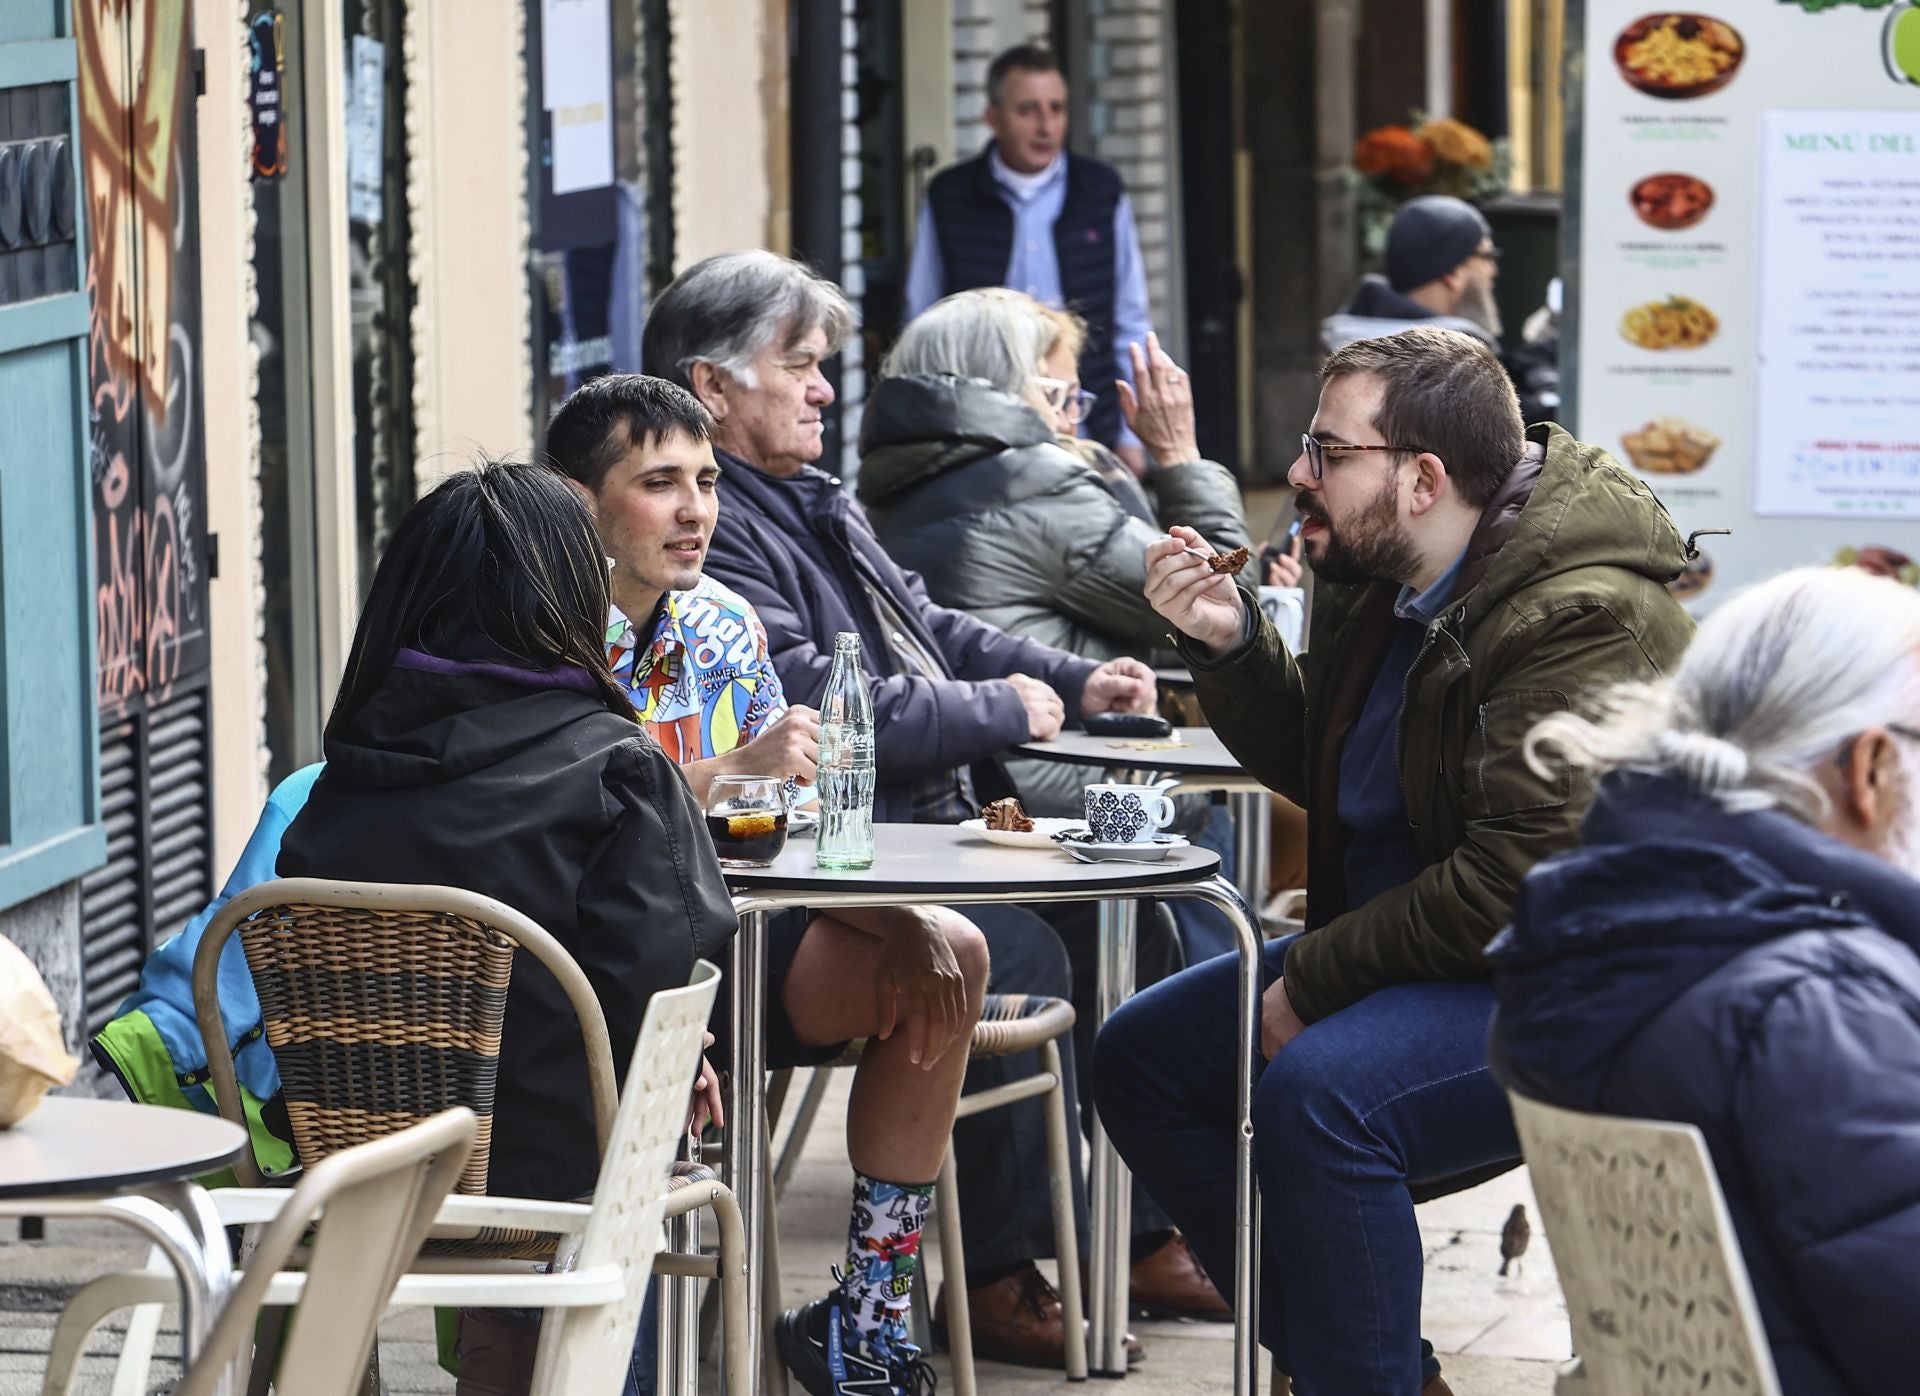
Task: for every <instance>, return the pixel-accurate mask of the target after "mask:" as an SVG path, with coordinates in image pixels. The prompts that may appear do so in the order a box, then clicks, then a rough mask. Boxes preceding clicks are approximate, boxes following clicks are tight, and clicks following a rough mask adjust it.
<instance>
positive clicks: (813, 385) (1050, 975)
mask: <svg viewBox="0 0 1920 1396" xmlns="http://www.w3.org/2000/svg"><path fill="white" fill-rule="evenodd" d="M853 331H854V317H853V311H852V308H851V307H850V306H849V305H848V304H847V301H846V298H845V297H844V296H843V295H842V294H841V293H840V289H839V288H838V287H837V286H835V285H834V284H833V283H832V282H830V281H827V280H825V279H824V278H822V277H819V276H816V275H814V274H813V273H812V272H811V271H809V270H808V269H807V268H806V267H804V266H801V265H800V264H798V263H796V262H793V261H790V260H788V259H787V258H784V257H779V256H776V255H775V254H773V253H771V252H741V253H734V254H729V255H725V256H719V257H711V258H708V259H707V260H706V261H703V262H700V263H698V264H697V265H695V266H693V267H690V268H688V269H687V270H686V271H685V272H683V273H681V275H680V276H678V277H677V278H675V280H674V282H673V284H672V285H670V286H669V287H667V289H666V290H665V291H664V292H663V293H662V294H661V296H660V298H659V300H658V301H657V302H656V303H655V305H654V308H653V312H652V315H651V316H650V317H649V319H648V322H647V329H646V335H645V338H644V340H643V342H642V346H641V348H642V358H643V359H644V361H645V363H646V366H647V369H648V371H649V372H650V373H654V374H657V375H659V376H661V377H663V378H667V379H670V380H671V381H673V382H676V383H679V384H680V385H682V386H683V387H686V388H689V389H690V390H691V391H692V392H693V394H694V395H695V396H696V397H698V398H699V399H700V401H701V403H702V404H704V405H705V407H706V409H707V411H708V412H709V413H710V414H711V415H712V417H713V437H712V439H713V446H714V458H715V460H716V461H717V462H718V463H719V466H720V470H721V476H720V482H719V503H720V516H719V522H718V524H717V525H716V527H715V529H714V533H713V539H712V543H711V545H710V550H709V553H708V556H707V564H706V570H707V572H708V573H709V575H711V576H713V577H716V578H717V579H718V580H720V581H721V582H723V583H724V584H725V585H727V586H729V587H731V588H732V589H733V590H734V591H736V592H738V593H740V595H741V596H743V597H745V598H746V599H747V600H748V601H749V602H751V603H752V605H753V607H754V609H755V610H756V611H757V612H758V614H759V616H760V619H761V621H762V623H763V624H764V625H765V627H766V631H767V638H768V649H769V652H770V654H771V655H772V658H773V663H774V668H775V669H776V671H777V672H778V673H779V676H780V681H781V684H782V686H783V687H784V688H785V690H786V694H787V697H788V698H789V700H791V701H792V702H795V703H802V704H809V705H814V706H817V705H818V704H819V702H820V699H821V695H822V694H823V692H824V691H825V688H826V683H827V676H828V672H829V670H830V669H831V667H832V660H833V651H834V637H835V635H836V634H837V633H839V632H841V631H854V632H857V633H858V634H859V636H860V638H861V649H862V660H863V663H864V666H865V668H866V672H867V676H868V682H869V684H870V686H871V690H872V696H873V709H874V717H875V728H876V733H875V743H876V756H877V764H878V767H879V780H878V784H877V786H876V790H875V798H874V815H875V817H876V818H877V819H881V820H892V821H919V822H926V823H954V822H957V821H959V820H961V819H964V818H968V817H970V816H971V815H973V814H974V812H975V811H976V809H977V808H978V806H979V804H980V803H981V802H982V801H983V799H991V798H993V797H995V796H998V795H1002V794H1010V793H1012V787H1011V784H1010V783H1008V782H1007V780H1006V775H1005V772H1004V770H1002V769H1000V767H999V758H1000V756H1001V755H1002V754H1003V753H1004V752H1006V751H1007V750H1008V749H1009V748H1010V747H1012V746H1014V745H1015V744H1017V743H1019V742H1023V741H1027V740H1029V739H1044V738H1048V737H1051V736H1053V735H1054V734H1055V733H1057V732H1058V731H1059V730H1060V728H1061V726H1062V724H1063V723H1064V722H1065V721H1067V720H1069V719H1073V718H1077V717H1078V716H1079V715H1081V714H1083V713H1094V712H1107V711H1129V712H1144V711H1148V710H1150V709H1151V708H1152V706H1153V703H1154V697H1155V693H1154V683H1153V674H1152V671H1151V670H1149V669H1148V668H1147V667H1146V666H1145V665H1143V664H1140V663H1139V662H1137V661H1135V660H1131V659H1117V660H1113V661H1110V662H1108V663H1106V664H1096V663H1094V662H1092V661H1090V660H1085V659H1081V658H1079V657H1078V656H1075V655H1072V654H1068V653H1066V652H1065V651H1062V650H1058V649H1054V648H1053V647H1051V646H1048V645H1044V644H1040V643H1037V642H1035V641H1032V640H1026V639H1021V638H1018V637H1015V636H1011V635H1007V634H1005V633H1004V632H1002V631H1000V630H998V629H996V628H995V627H993V626H991V625H988V624H986V623H984V622H982V621H979V620H976V619H974V618H973V617H972V616H969V615H967V614H965V613H964V612H961V611H955V610H949V609H946V608H944V607H941V606H938V605H935V604H934V603H933V601H932V600H931V599H930V598H929V596H928V594H927V590H926V587H925V586H924V585H923V584H922V582H921V580H920V578H919V577H918V576H917V575H916V574H914V573H911V572H907V571H904V570H903V569H901V568H900V567H899V566H898V565H897V564H895V562H894V561H893V559H892V558H891V557H889V556H888V555H887V552H886V550H885V549H884V548H883V547H881V545H880V541H879V539H878V538H877V537H876V536H875V534H874V531H873V528H872V526H871V525H870V524H869V523H868V521H867V518H866V515H865V514H864V513H863V512H862V511H861V509H860V506H859V505H858V504H856V503H855V502H854V501H853V500H852V499H851V498H850V497H849V496H848V494H847V493H846V491H845V490H843V489H842V488H841V485H840V481H839V480H838V479H836V478H835V477H833V476H832V475H830V474H828V473H827V472H826V471H824V470H821V469H819V468H818V467H817V466H816V465H815V464H814V462H815V461H816V460H817V459H818V458H819V456H820V453H821V413H822V411H823V410H824V409H825V408H826V407H827V406H828V405H829V404H831V403H832V401H833V396H834V394H833V387H832V385H831V384H830V383H829V382H828V381H827V379H826V376H825V375H824V374H823V373H822V371H821V366H822V364H823V363H824V362H825V361H826V360H827V359H828V358H830V357H832V356H833V355H834V354H836V353H838V352H839V350H840V348H841V346H842V345H843V344H844V343H845V342H846V341H847V339H848V338H849V337H851V335H852V334H853ZM969 918H970V919H971V920H972V921H973V922H974V923H975V924H976V925H978V926H979V928H980V930H981V931H982V932H983V933H984V934H985V935H986V938H987V945H988V948H989V951H990V954H991V961H992V977H991V979H990V980H989V983H988V989H989V991H990V992H1025V993H1044V994H1052V995H1055V996H1058V997H1067V996H1068V995H1069V994H1070V993H1071V988H1072V984H1071V975H1070V972H1069V969H1068V966H1067V960H1066V954H1065V951H1064V948H1063V947H1062V946H1061V944H1060V942H1059V941H1058V940H1057V939H1056V938H1055V937H1054V936H1052V935H1051V934H1049V933H1048V931H1047V928H1046V926H1045V923H1043V922H1042V921H1041V920H1040V919H1039V918H1038V917H1037V916H1035V915H1034V914H1033V913H1032V912H1030V911H1027V910H1025V909H1024V908H1020V907H1013V906H982V907H976V908H969ZM1066 1046H1067V1044H1064V1043H1063V1044H1062V1047H1063V1054H1062V1055H1063V1058H1064V1059H1065V1061H1066V1063H1067V1066H1066V1071H1067V1074H1068V1078H1069V1082H1070V1083H1071V1081H1072V1076H1073V1067H1072V1065H1071V1062H1072V1055H1071V1052H1070V1051H1068V1050H1065V1049H1066ZM1024 1070H1025V1068H1024V1067H1022V1066H1021V1065H1020V1064H1019V1063H1018V1061H1017V1060H1016V1061H1015V1062H1014V1063H1012V1064H1009V1063H1007V1062H1004V1061H987V1062H980V1063H976V1064H975V1065H974V1066H973V1067H972V1068H971V1070H970V1071H969V1073H968V1076H967V1086H968V1089H969V1090H978V1089H981V1088H983V1087H984V1086H988V1085H992V1084H995V1083H997V1082H998V1081H999V1080H1002V1079H1005V1078H1006V1077H1007V1076H1008V1075H1009V1073H1010V1072H1011V1073H1014V1074H1017V1073H1019V1072H1021V1071H1024ZM1044 1141H1045V1120H1044V1116H1043V1114H1042V1109H1041V1105H1040V1102H1038V1101H1032V1102H1025V1103H1022V1104H1021V1105H1017V1106H1015V1107H1013V1108H1011V1109H1009V1110H1002V1111H993V1112H991V1113H989V1114H987V1115H984V1116H981V1117H978V1118H975V1119H972V1120H966V1121H962V1122H961V1123H960V1125H959V1126H957V1127H956V1129H955V1132H954V1153H955V1161H956V1167H957V1172H958V1176H959V1180H960V1188H959V1192H960V1204H961V1209H962V1214H963V1217H964V1220H965V1228H966V1234H967V1251H968V1260H969V1267H968V1274H969V1285H968V1289H969V1298H970V1300H971V1303H970V1310H971V1319H972V1328H973V1338H974V1350H975V1352H976V1353H977V1354H979V1355H981V1356H989V1357H998V1358H1002V1359H1005V1360H1011V1361H1022V1362H1028V1363H1035V1364H1048V1365H1051V1364H1054V1363H1058V1362H1059V1361H1060V1360H1061V1355H1062V1352H1063V1350H1064V1342H1065V1338H1064V1333H1065V1330H1064V1327H1063V1324H1062V1317H1061V1311H1060V1305H1059V1302H1058V1299H1057V1297H1055V1296H1054V1295H1053V1294H1052V1292H1051V1290H1050V1289H1048V1287H1047V1286H1046V1282H1045V1281H1044V1279H1042V1278H1041V1276H1040V1273H1039V1271H1038V1270H1037V1269H1035V1268H1034V1266H1033V1260H1034V1258H1035V1257H1039V1256H1045V1255H1049V1254H1051V1252H1052V1249H1053V1247H1052V1228H1051V1221H1050V1212H1049V1207H1048V1201H1047V1198H1048V1187H1047V1177H1048V1170H1047V1164H1046V1152H1045V1142H1044ZM1073 1142H1074V1143H1075V1144H1077V1143H1078V1138H1077V1135H1076V1136H1075V1137H1074V1140H1073ZM1075 1171H1076V1172H1077V1170H1075ZM889 1181H892V1182H899V1183H917V1182H924V1181H926V1180H923V1179H895V1180H889ZM976 1285H977V1287H976ZM943 1298H944V1296H943ZM833 1314H834V1310H833V1307H832V1305H831V1303H830V1302H829V1301H828V1300H822V1301H818V1302H816V1303H815V1304H812V1305H808V1306H806V1307H805V1308H802V1309H797V1310H794V1311H793V1312H791V1313H789V1314H788V1315H786V1316H785V1318H784V1319H783V1320H782V1321H781V1323H780V1325H779V1328H778V1330H777V1336H778V1339H779V1343H780V1348H781V1354H782V1356H783V1357H784V1358H785V1359H786V1360H787V1363H788V1365H789V1366H790V1367H791V1368H792V1369H793V1370H794V1372H795V1373H796V1375H798V1376H799V1377H800V1378H801V1380H802V1381H803V1383H805V1384H806V1385H807V1388H808V1390H809V1391H812V1392H814V1393H815V1396H826V1393H827V1392H828V1391H829V1390H831V1389H832V1388H833V1381H832V1379H831V1377H830V1375H829V1366H830V1354H831V1353H832V1352H833V1351H834V1350H836V1349H837V1348H838V1347H839V1343H840V1340H839V1338H838V1337H837V1335H836V1333H835V1330H834V1327H833ZM938 1317H939V1316H938V1314H936V1328H937V1327H938ZM847 1341H848V1342H852V1341H853V1338H852V1336H849V1337H848V1338H847Z"/></svg>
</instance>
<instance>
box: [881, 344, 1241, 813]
mask: <svg viewBox="0 0 1920 1396" xmlns="http://www.w3.org/2000/svg"><path fill="white" fill-rule="evenodd" d="M1154 492H1155V497H1156V501H1157V506H1158V510H1159V517H1160V523H1161V525H1162V526H1166V525H1171V524H1185V525H1186V526H1187V527H1189V528H1192V529H1196V530H1198V531H1199V533H1200V534H1201V536H1203V537H1204V538H1206V539H1207V541H1208V542H1209V543H1212V544H1213V545H1214V546H1215V547H1218V548H1220V549H1222V550H1225V549H1230V548H1237V547H1241V546H1243V545H1245V544H1246V543H1247V541H1248V540H1247V526H1246V521H1245V515H1244V513H1243V510H1242V506H1241V502H1240V491H1239V489H1238V487H1237V486H1236V485H1235V484H1234V480H1233V477H1232V476H1231V475H1230V474H1228V473H1227V471H1226V470H1224V469H1223V468H1221V467H1220V466H1218V465H1215V464H1214V463H1213V462H1211V461H1192V462H1188V463H1185V464H1176V465H1171V466H1166V467H1164V468H1163V469H1162V470H1161V471H1160V472H1159V473H1158V474H1157V475H1156V476H1155V477H1154ZM859 496H860V502H861V504H862V505H864V506H865V507H866V511H867V516H868V518H869V519H871V520H872V522H873V526H874V528H875V530H876V531H878V533H879V535H880V541H881V542H882V543H883V544H885V545H886V549H887V551H888V552H889V553H891V554H892V555H893V557H894V558H895V559H896V560H897V561H898V562H899V563H900V564H901V565H902V566H903V567H909V568H912V569H914V570H915V571H917V572H919V573H920V574H921V575H922V577H923V578H924V579H925V581H926V584H927V590H928V591H929V592H930V593H931V594H932V596H933V599H934V600H935V601H937V602H939V603H940V604H941V605H943V606H951V607H953V608H955V609H956V610H963V611H967V612H969V613H971V614H972V615H974V616H977V617H979V618H980V619H981V620H984V621H987V622H989V623H991V624H993V625H996V626H998V627H1000V628H1001V629H1002V630H1006V631H1009V632H1011V633H1013V634H1016V635H1023V636H1026V637H1028V638H1030V639H1035V640H1041V641H1044V642H1045V643H1047V644H1049V645H1053V646H1056V647H1057V648H1060V649H1064V650H1070V651H1072V652H1073V653H1075V654H1078V655H1082V656H1084V657H1086V658H1089V659H1097V660H1101V661H1105V660H1108V659H1113V658H1116V657H1118V656H1120V655H1132V656H1134V657H1136V658H1139V659H1148V658H1149V657H1150V656H1151V654H1152V652H1153V651H1154V650H1155V649H1158V648H1162V647H1165V646H1166V645H1167V643H1168V641H1167V635H1168V630H1169V627H1168V624H1167V622H1166V620H1165V618H1163V617H1162V616H1160V615H1159V614H1158V613H1156V612H1155V611H1154V609H1153V608H1152V607H1151V606H1149V605H1148V604H1147V600H1146V597H1145V596H1144V595H1143V589H1144V588H1145V586H1146V575H1147V574H1146V560H1145V553H1146V548H1147V545H1148V544H1149V543H1151V542H1152V541H1153V540H1154V539H1155V538H1158V537H1159V536H1160V530H1159V529H1156V528H1155V527H1154V526H1153V525H1151V524H1149V523H1146V522H1145V521H1143V520H1141V519H1138V518H1136V517H1134V516H1133V515H1131V514H1129V513H1128V512H1127V510H1126V509H1125V508H1124V507H1122V505H1121V504H1120V502H1119V501H1118V500H1117V499H1116V498H1115V497H1114V495H1113V494H1112V492H1111V491H1110V490H1109V489H1108V487H1107V486H1106V484H1105V483H1104V482H1103V481H1102V480H1101V479H1100V477H1099V475H1097V474H1096V473H1095V472H1094V471H1093V470H1091V469H1089V468H1088V467H1087V466H1086V465H1085V464H1083V463H1082V462H1081V461H1080V460H1079V458H1078V457H1076V456H1075V455H1074V454H1073V453H1072V452H1071V451H1068V450H1065V449H1063V448H1062V447H1061V446H1060V445H1059V444H1058V443H1057V442H1056V441H1055V440H1054V435H1053V429H1052V427H1051V426H1050V425H1049V424H1048V423H1047V422H1046V421H1045V420H1044V419H1043V418H1042V417H1041V415H1040V414H1039V413H1038V412H1036V411H1035V410H1034V409H1033V408H1032V407H1031V406H1029V405H1028V404H1027V403H1026V402H1024V401H1022V400H1021V399H1020V398H1017V397H1015V396H1013V395H1012V394H1011V393H1007V392H1003V391H1001V390H1000V389H998V388H996V387H994V386H993V385H992V384H990V383H988V382H986V381H985V380H983V379H978V378H955V377H947V376H924V377H922V376H909V377H901V378H886V379H882V380H881V381H880V383H879V384H878V385H877V386H876V387H875V389H874V391H873V395H872V397H870V398H869V399H868V400H867V405H866V411H865V413H864V416H863V420H862V423H861V428H860V483H859ZM1013 774H1014V779H1015V781H1016V783H1018V785H1019V786H1020V789H1021V792H1022V795H1023V796H1024V797H1026V802H1027V804H1028V805H1029V807H1030V808H1032V809H1033V810H1034V812H1035V813H1048V814H1069V813H1078V812H1079V806H1080V789H1081V786H1082V785H1083V784H1084V775H1085V773H1084V772H1081V771H1078V770H1075V769H1074V768H1072V767H1054V768H1051V769H1050V770H1036V769H1035V768H1034V766H1033V764H1032V763H1025V762H1022V763H1017V764H1016V765H1015V767H1014V772H1013Z"/></svg>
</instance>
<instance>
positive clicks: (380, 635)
mask: <svg viewBox="0 0 1920 1396" xmlns="http://www.w3.org/2000/svg"><path fill="white" fill-rule="evenodd" d="M607 606H608V596H607V567H606V555H605V554H604V553H603V552H602V551H601V548H600V540H599V539H598V538H597V537H595V536H594V531H593V515H592V514H591V513H590V512H589V511H588V509H587V506H586V502H585V501H584V500H582V499H581V498H580V495H579V493H578V492H577V491H576V490H574V489H573V488H572V486H570V485H568V484H567V482H566V481H565V480H562V479H561V478H560V477H559V476H558V475H556V474H555V473H554V472H553V471H552V470H550V469H548V468H547V467H546V466H544V465H532V464H529V463H528V462H526V461H505V460H493V459H487V458H482V459H481V460H480V461H479V462H478V463H477V464H476V465H475V466H474V467H473V468H472V469H471V470H457V471H455V472H454V473H453V474H452V475H450V476H448V477H447V478H446V479H445V480H443V481H441V482H440V484H438V485H436V486H435V487H434V488H433V490H432V491H431V492H430V493H428V494H427V495H426V497H425V498H423V499H421V500H419V501H418V502H417V503H416V504H414V506H413V507H412V508H411V509H409V510H407V512H406V514H405V515H404V516H403V517H402V518H401V520H400V524H399V527H398V528H396V529H395V530H394V532H393V538H392V539H391V540H390V541H389V542H388V544H387V548H386V551H385V552H384V553H382V554H381V556H380V565H379V567H377V568H376V569H375V570H374V574H373V586H372V588H371V589H370V590H369V591H368V593H367V601H366V604H365V605H364V606H362V607H361V608H360V623H359V625H358V626H357V627H356V628H355V630H354V633H353V646H352V648H351V649H350V650H348V652H347V663H346V672H345V674H344V675H343V676H342V678H341V680H340V691H339V695H338V696H337V697H336V698H335V699H334V703H333V712H332V714H331V715H330V716H329V717H328V718H327V730H326V737H327V742H328V744H329V745H331V744H332V743H333V742H335V741H337V740H339V739H340V738H342V737H343V736H346V735H347V734H349V733H351V732H352V731H353V730H354V726H355V723H356V722H357V721H358V719H359V717H360V714H361V712H362V710H363V709H365V707H366V706H367V704H368V702H370V701H371V700H372V698H373V696H374V695H375V694H376V693H377V692H378V691H379V689H380V686H381V685H382V684H383V683H385V682H386V678H387V671H388V670H389V669H391V668H392V667H393V660H394V656H395V655H396V654H398V653H399V652H400V651H401V650H403V649H416V650H424V651H425V652H426V653H428V654H431V655H436V656H438V657H439V658H441V659H483V660H496V661H500V662H504V663H507V664H511V665H515V666H518V667H521V668H528V669H553V668H556V667H559V666H562V665H570V666H572V667H574V668H578V669H584V670H586V672H587V674H588V675H589V677H590V678H591V679H592V680H593V686H594V691H595V693H596V694H597V695H598V697H599V699H600V701H601V703H602V705H603V706H604V707H605V708H606V709H607V711H608V712H610V713H614V714H616V715H618V716H620V717H624V718H626V719H628V720H629V721H632V720H633V702H632V700H631V699H630V698H628V696H627V693H626V690H625V689H623V688H621V687H620V685H619V684H617V683H615V682H614V679H613V675H612V674H610V673H608V672H607V649H606V643H605V640H606V626H607Z"/></svg>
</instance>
